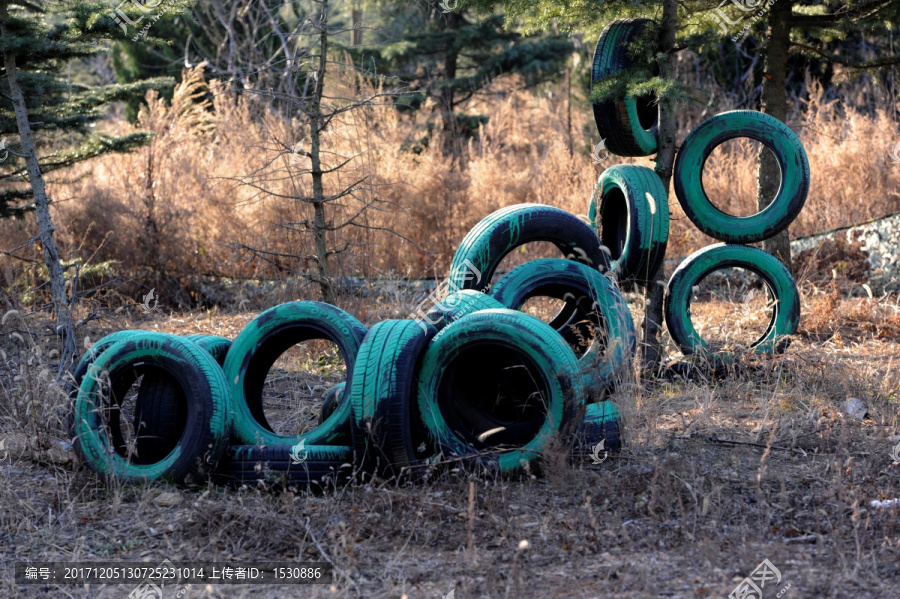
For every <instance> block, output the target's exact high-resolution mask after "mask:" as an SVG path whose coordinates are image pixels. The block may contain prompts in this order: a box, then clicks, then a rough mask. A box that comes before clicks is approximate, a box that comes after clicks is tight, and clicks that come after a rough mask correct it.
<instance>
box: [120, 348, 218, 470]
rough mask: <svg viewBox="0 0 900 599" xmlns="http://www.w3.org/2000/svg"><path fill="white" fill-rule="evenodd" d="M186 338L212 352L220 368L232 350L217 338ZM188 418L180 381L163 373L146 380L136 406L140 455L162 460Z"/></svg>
mask: <svg viewBox="0 0 900 599" xmlns="http://www.w3.org/2000/svg"><path fill="white" fill-rule="evenodd" d="M185 339H186V340H188V341H190V342H192V343H195V344H197V346H199V347H200V348H201V349H203V350H204V351H206V352H207V353H209V355H211V356H212V357H213V359H214V360H215V361H216V363H217V364H218V365H219V366H221V365H222V364H224V362H225V355H226V354H227V353H228V348H229V347H231V341H229V340H228V339H225V338H224V337H217V336H215V335H188V336H187V337H185ZM186 419H187V407H186V400H185V397H184V393H183V391H182V389H181V387H180V386H179V385H178V384H177V382H176V381H175V380H174V379H173V378H172V377H171V376H170V375H168V374H167V373H164V372H160V373H157V374H156V375H155V376H154V377H153V378H149V377H144V379H143V381H142V382H141V386H140V389H138V393H137V398H136V399H135V407H134V426H135V430H136V431H138V432H137V442H136V448H137V453H138V455H139V456H141V458H142V459H144V460H147V461H150V462H157V461H159V460H161V459H163V458H164V457H165V456H166V455H168V453H169V452H170V451H172V448H173V447H174V446H175V443H177V441H178V437H179V435H180V434H181V431H182V430H184V426H185V422H186Z"/></svg>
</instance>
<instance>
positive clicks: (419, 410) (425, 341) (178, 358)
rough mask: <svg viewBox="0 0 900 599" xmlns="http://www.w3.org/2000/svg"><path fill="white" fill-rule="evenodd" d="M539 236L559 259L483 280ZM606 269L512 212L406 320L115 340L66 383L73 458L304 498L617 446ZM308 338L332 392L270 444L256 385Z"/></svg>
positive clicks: (591, 252) (284, 314)
mask: <svg viewBox="0 0 900 599" xmlns="http://www.w3.org/2000/svg"><path fill="white" fill-rule="evenodd" d="M536 241H549V242H552V243H554V244H555V245H556V246H557V247H558V248H559V249H560V250H561V251H562V253H563V256H565V257H561V258H549V259H542V260H535V261H532V262H528V263H526V264H523V265H522V266H519V267H517V268H515V269H513V270H511V271H510V272H509V273H507V274H506V275H505V276H502V277H499V278H498V280H496V281H493V278H494V272H495V270H496V269H497V266H498V265H499V264H500V262H501V261H502V260H503V258H504V257H505V256H506V255H508V254H509V253H510V252H512V251H513V250H514V249H515V248H517V247H519V246H521V245H523V244H525V243H530V242H536ZM608 268H609V260H608V255H607V252H606V250H605V248H603V247H601V244H600V240H599V238H598V237H597V235H596V234H595V233H594V232H593V230H592V229H591V228H590V227H589V226H588V225H587V224H585V223H584V222H582V221H581V220H580V219H578V218H577V217H575V216H573V215H571V214H569V213H567V212H565V211H562V210H559V209H557V208H553V207H549V206H542V205H531V204H526V205H519V206H512V207H509V208H505V209H503V210H500V211H498V212H496V213H494V214H492V215H490V216H488V217H487V218H485V219H484V220H483V221H482V222H481V223H479V224H478V225H477V226H476V227H475V228H474V229H473V230H472V231H471V232H470V233H469V234H468V235H467V236H466V238H465V239H464V240H463V242H462V244H461V245H460V248H459V250H458V252H457V254H456V256H455V257H454V260H453V264H452V268H451V273H450V277H449V278H448V281H447V287H448V288H449V290H450V292H449V294H448V295H447V297H445V298H442V299H434V300H433V301H432V305H431V306H429V307H428V308H427V310H420V311H419V316H420V317H418V318H412V319H408V320H388V321H384V322H379V323H378V324H376V325H374V326H373V327H371V328H370V329H367V328H366V327H365V326H364V325H363V324H362V323H360V322H359V321H358V320H357V319H356V318H354V317H353V316H351V315H350V314H348V313H347V312H345V311H343V310H341V309H339V308H337V307H335V306H331V305H328V304H324V303H319V302H310V301H302V302H290V303H286V304H282V305H279V306H276V307H274V308H271V309H269V310H266V311H265V312H263V313H262V314H260V315H259V316H257V317H256V318H255V319H254V320H253V321H251V322H250V323H249V324H248V325H247V326H246V327H244V329H243V330H242V331H241V333H240V334H239V335H238V336H237V338H236V339H234V341H233V342H230V341H228V340H227V339H223V338H220V337H208V336H191V337H186V338H181V337H178V336H175V335H167V334H161V333H152V332H146V331H127V332H120V333H114V334H112V335H109V336H107V337H105V338H103V339H101V340H100V341H99V342H98V343H96V344H95V345H94V346H93V347H92V348H91V350H90V351H88V352H87V353H86V354H85V356H84V357H83V358H82V360H81V362H80V363H79V364H78V367H77V368H76V370H75V372H74V376H73V381H72V385H71V387H70V395H71V398H72V401H73V406H74V409H73V413H74V418H73V423H72V426H73V429H74V430H73V436H74V438H75V444H76V448H77V449H78V451H79V453H80V454H81V456H82V457H83V460H84V462H85V463H86V464H87V465H88V466H90V467H91V468H92V469H93V470H95V471H96V472H97V473H99V474H101V475H104V476H107V477H110V478H114V479H118V480H125V481H139V480H157V479H166V480H172V481H175V482H190V481H192V480H202V477H204V476H206V475H208V474H211V475H213V476H215V477H217V478H218V479H220V480H225V481H231V482H236V483H241V484H243V483H257V482H280V483H285V484H287V485H289V486H291V487H302V488H305V487H309V486H322V485H324V484H327V483H332V482H335V481H338V480H341V479H346V478H347V477H349V476H350V475H352V474H356V475H359V474H360V473H364V474H368V475H379V476H401V475H402V476H407V477H409V478H416V477H418V476H422V475H424V474H425V473H428V472H432V471H433V470H435V469H436V468H440V467H441V466H446V465H450V466H452V467H458V468H466V469H477V470H483V469H486V470H489V471H493V472H496V473H500V474H515V473H524V472H537V471H539V470H540V457H541V454H542V453H543V452H545V451H546V450H547V449H549V448H550V447H551V446H557V447H563V448H569V449H570V450H571V451H572V452H573V454H575V455H578V454H583V453H584V452H589V451H590V450H591V448H592V447H594V446H597V444H599V443H600V441H601V440H602V441H604V443H605V445H604V447H605V449H607V450H615V449H617V448H618V446H619V418H618V412H617V411H616V410H615V407H614V406H612V404H611V403H610V402H609V401H604V399H605V396H606V394H607V393H608V392H609V391H610V390H612V389H613V388H614V387H615V385H616V383H617V382H618V381H619V380H621V379H622V377H624V376H627V373H628V371H629V369H630V366H631V363H632V359H633V356H634V351H635V345H636V340H635V331H634V323H633V321H632V317H631V313H630V311H629V309H628V305H627V304H626V302H625V300H624V298H623V297H622V295H621V294H620V293H619V291H618V290H617V289H616V287H615V286H614V285H613V284H612V282H611V280H610V279H609V278H607V277H606V276H604V273H605V272H606V271H607V270H608ZM535 297H549V298H556V299H559V300H562V306H563V307H562V309H561V310H560V311H559V313H558V314H557V315H556V317H555V318H553V319H552V320H551V322H550V323H549V324H548V323H545V322H544V321H542V320H540V319H538V318H535V317H533V316H530V315H529V314H527V313H525V312H522V311H520V308H522V307H523V305H524V304H525V303H526V302H527V301H529V300H530V299H532V298H535ZM314 339H324V340H327V341H330V342H331V343H333V344H334V345H336V346H337V348H338V351H339V353H340V355H341V358H342V359H343V362H344V364H345V366H346V380H345V381H344V382H342V383H340V384H338V385H336V386H335V387H334V388H333V389H331V390H330V391H329V392H328V393H327V395H326V396H325V397H323V403H322V412H321V417H320V421H319V424H318V426H316V427H314V428H312V430H308V431H305V432H302V434H299V435H282V434H278V433H276V432H275V431H274V429H273V427H272V426H271V425H270V423H269V422H268V421H267V419H266V414H265V410H264V409H263V388H264V385H265V381H266V377H267V375H268V374H269V371H270V370H271V369H272V367H273V364H275V362H276V360H278V358H279V356H281V355H282V354H283V353H284V352H286V351H287V350H288V349H290V348H291V347H293V346H294V345H297V344H299V343H302V342H305V341H309V340H314ZM136 382H139V385H137V388H136V390H135V386H136V385H135V383H136ZM129 394H130V397H131V399H132V400H133V406H134V408H133V413H130V412H129V413H127V414H126V413H125V410H123V409H122V406H123V399H124V398H125V397H126V396H127V395H129ZM129 405H132V404H131V403H129ZM129 431H130V434H129Z"/></svg>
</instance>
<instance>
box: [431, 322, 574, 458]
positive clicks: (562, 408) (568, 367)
mask: <svg viewBox="0 0 900 599" xmlns="http://www.w3.org/2000/svg"><path fill="white" fill-rule="evenodd" d="M513 363H516V364H518V365H520V367H524V368H527V373H526V374H528V375H531V377H533V380H534V383H533V385H534V388H535V390H536V391H537V392H536V393H527V394H524V395H523V396H519V397H513V398H505V399H503V398H499V397H498V396H497V393H496V392H495V389H496V387H495V385H496V382H497V381H498V380H499V378H500V377H501V376H502V375H503V373H504V372H505V371H507V370H508V369H509V368H510V365H511V364H513ZM417 378H418V385H419V387H418V397H417V401H418V406H419V412H420V414H421V417H422V419H423V424H424V427H425V431H426V434H427V438H428V444H430V445H431V447H432V450H433V451H434V453H440V454H442V455H443V458H444V459H447V458H451V456H459V457H460V458H461V459H460V460H459V462H461V465H463V466H475V467H476V468H478V467H483V468H487V469H489V470H493V471H499V472H500V473H516V472H520V471H522V470H523V469H532V470H533V469H534V468H535V467H537V466H539V464H540V462H539V461H538V460H539V457H540V455H541V452H543V451H544V450H545V449H547V448H548V446H549V445H550V443H551V441H553V439H556V438H558V439H561V440H562V442H563V443H564V444H571V442H572V440H573V439H572V437H573V435H574V433H575V430H576V428H577V426H578V424H579V423H580V422H581V419H582V416H583V414H584V401H585V388H584V384H583V379H582V377H581V376H580V373H579V369H578V360H577V358H576V357H575V354H574V353H572V349H571V348H570V347H569V346H568V345H566V343H565V342H564V341H563V339H562V337H560V336H559V334H557V333H556V331H554V330H553V329H551V328H550V327H549V326H548V325H547V324H545V323H544V322H541V321H540V320H538V319H537V318H534V317H532V316H529V315H528V314H523V313H522V312H516V311H513V310H506V309H495V310H483V311H481V312H476V313H474V314H469V315H468V316H464V317H462V318H460V319H459V320H457V321H456V322H454V323H453V324H452V325H450V326H448V327H447V328H445V329H444V330H443V331H441V332H440V333H439V334H438V335H437V336H436V337H435V338H434V339H433V340H432V341H431V343H430V344H429V345H428V347H427V349H426V350H425V354H424V357H423V359H422V365H421V367H420V369H419V374H418V377H417ZM467 411H470V412H485V413H487V414H489V415H490V416H491V417H492V418H494V419H496V420H499V421H505V422H510V423H514V424H518V423H522V422H527V421H530V420H534V419H535V418H536V417H541V418H542V420H543V422H542V423H541V426H540V428H539V429H538V431H537V433H536V434H535V435H534V436H533V437H532V438H531V439H529V440H528V441H527V443H523V444H521V445H518V446H513V447H510V446H502V447H501V446H498V445H495V444H492V443H487V442H484V441H482V440H479V436H481V437H482V439H484V435H485V434H487V433H489V432H490V431H485V430H479V429H477V428H473V427H472V426H471V425H470V424H469V423H467V422H466V412H467ZM492 440H493V438H492Z"/></svg>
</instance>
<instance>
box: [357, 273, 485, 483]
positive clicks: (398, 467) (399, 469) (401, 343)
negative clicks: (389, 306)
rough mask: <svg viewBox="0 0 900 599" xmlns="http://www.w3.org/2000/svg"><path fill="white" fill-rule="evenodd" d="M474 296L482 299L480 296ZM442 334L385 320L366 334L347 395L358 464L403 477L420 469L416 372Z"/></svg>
mask: <svg viewBox="0 0 900 599" xmlns="http://www.w3.org/2000/svg"><path fill="white" fill-rule="evenodd" d="M475 293H478V292H477V291H476V292H475ZM436 334H437V330H436V329H435V328H434V327H432V326H431V325H427V324H424V323H421V322H417V321H415V320H385V321H383V322H379V323H378V324H376V325H375V326H373V327H372V328H371V329H369V332H368V333H366V338H365V339H364V340H363V343H362V346H361V347H360V348H359V354H357V358H356V365H355V366H354V367H353V378H352V379H351V381H350V383H349V390H348V391H347V393H348V395H349V397H348V401H349V402H350V409H351V413H352V418H351V420H350V423H351V424H350V432H351V433H352V436H353V446H354V449H355V462H356V464H357V465H358V466H360V467H361V468H363V469H365V470H367V471H373V472H377V473H379V474H386V475H389V476H400V475H401V474H403V473H404V471H406V472H408V469H409V467H410V466H412V465H414V464H416V463H418V461H419V460H418V458H417V456H416V447H417V446H418V445H419V444H420V443H422V442H423V441H424V438H425V436H424V431H423V430H422V425H421V418H420V417H419V415H418V409H417V408H418V404H417V403H416V401H415V395H414V394H415V391H416V387H415V370H416V366H417V365H418V363H419V359H420V358H421V356H422V352H423V351H424V349H425V346H426V345H428V342H429V341H431V339H432V337H434V336H435V335H436Z"/></svg>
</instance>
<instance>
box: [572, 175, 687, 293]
mask: <svg viewBox="0 0 900 599" xmlns="http://www.w3.org/2000/svg"><path fill="white" fill-rule="evenodd" d="M598 204H599V209H598ZM588 218H589V219H590V221H591V222H592V223H594V227H595V228H596V229H597V231H598V232H599V235H600V241H601V243H603V245H604V246H606V247H608V248H609V251H610V258H611V259H612V263H611V270H612V272H613V273H615V274H616V276H617V277H618V278H619V280H620V281H624V280H628V279H634V280H636V281H639V282H646V281H648V280H650V278H651V277H653V275H654V274H655V273H656V270H657V269H658V268H659V267H660V265H661V264H662V263H663V260H664V259H665V257H666V245H667V244H668V242H669V200H668V194H667V193H666V188H665V187H663V185H662V181H660V179H659V176H658V175H657V174H656V173H655V172H654V171H653V170H652V169H649V168H647V167H644V166H635V165H630V164H620V165H617V166H613V167H610V168H608V169H606V170H605V171H603V174H602V175H600V179H599V181H597V187H596V188H594V193H593V195H591V204H590V207H589V208H588Z"/></svg>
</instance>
